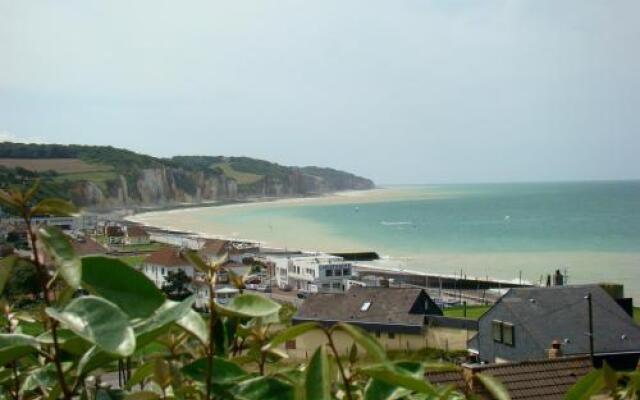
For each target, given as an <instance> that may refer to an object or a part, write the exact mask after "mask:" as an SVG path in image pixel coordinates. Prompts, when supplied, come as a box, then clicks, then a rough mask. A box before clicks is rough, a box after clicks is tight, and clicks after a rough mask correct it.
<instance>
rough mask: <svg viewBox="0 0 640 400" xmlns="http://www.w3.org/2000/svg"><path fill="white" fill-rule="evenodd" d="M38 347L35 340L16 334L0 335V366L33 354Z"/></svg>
mask: <svg viewBox="0 0 640 400" xmlns="http://www.w3.org/2000/svg"><path fill="white" fill-rule="evenodd" d="M39 348H40V345H39V344H38V342H37V341H36V340H35V338H33V337H31V336H27V335H22V334H17V333H3V334H0V365H7V364H8V363H10V362H11V361H14V360H17V359H18V358H21V357H24V356H26V355H28V354H32V353H35V352H36V351H37V350H38V349H39Z"/></svg>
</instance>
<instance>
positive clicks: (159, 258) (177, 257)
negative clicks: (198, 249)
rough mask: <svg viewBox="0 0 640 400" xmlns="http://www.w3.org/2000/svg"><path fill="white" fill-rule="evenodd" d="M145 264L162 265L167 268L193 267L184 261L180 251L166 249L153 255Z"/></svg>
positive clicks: (146, 259)
mask: <svg viewBox="0 0 640 400" xmlns="http://www.w3.org/2000/svg"><path fill="white" fill-rule="evenodd" d="M144 262H145V264H155V265H162V266H165V267H185V266H188V265H191V264H190V263H189V261H187V260H186V259H184V258H183V257H182V255H181V254H180V250H179V249H175V248H171V247H166V248H164V249H160V250H158V251H155V252H153V253H151V254H150V255H149V256H148V257H147V258H145V260H144Z"/></svg>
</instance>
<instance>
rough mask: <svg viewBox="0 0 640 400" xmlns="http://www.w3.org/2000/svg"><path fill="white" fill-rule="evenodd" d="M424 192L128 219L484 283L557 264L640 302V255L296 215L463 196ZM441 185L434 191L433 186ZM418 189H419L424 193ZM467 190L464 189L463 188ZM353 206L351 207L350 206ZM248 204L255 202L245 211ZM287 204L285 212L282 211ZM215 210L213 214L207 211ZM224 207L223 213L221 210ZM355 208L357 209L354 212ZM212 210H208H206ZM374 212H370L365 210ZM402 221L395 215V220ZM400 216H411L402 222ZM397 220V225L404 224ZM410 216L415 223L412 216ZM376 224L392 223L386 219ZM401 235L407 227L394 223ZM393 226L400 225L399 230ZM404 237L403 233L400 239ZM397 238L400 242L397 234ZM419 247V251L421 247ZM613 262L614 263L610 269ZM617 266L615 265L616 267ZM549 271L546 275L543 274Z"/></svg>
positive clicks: (580, 279)
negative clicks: (371, 230) (478, 245)
mask: <svg viewBox="0 0 640 400" xmlns="http://www.w3.org/2000/svg"><path fill="white" fill-rule="evenodd" d="M424 187H425V188H427V190H421V191H420V193H421V194H420V196H413V190H414V189H413V188H409V187H406V186H404V185H403V187H401V188H400V189H398V188H395V187H391V188H389V187H386V188H385V187H383V188H376V189H372V190H365V191H349V192H338V193H330V194H325V195H322V196H313V197H310V196H307V197H293V198H275V199H273V198H272V199H269V200H267V201H264V200H263V199H259V200H257V201H256V200H255V199H254V201H242V202H233V203H226V204H220V203H218V204H217V205H216V207H211V205H209V206H207V207H188V208H184V207H183V208H179V209H173V210H166V211H160V210H153V211H149V212H144V213H139V214H136V215H133V216H129V217H127V218H126V219H127V220H128V221H131V222H135V223H139V224H142V225H144V226H148V227H153V228H154V229H158V230H162V231H165V232H171V231H173V232H182V233H183V234H186V235H191V236H194V237H202V238H218V239H228V240H235V241H249V242H255V243H260V245H261V246H262V247H268V248H281V249H296V250H301V251H305V252H309V253H318V252H323V253H353V252H366V251H374V252H376V253H378V254H379V255H380V256H381V259H380V260H377V261H375V262H356V264H363V265H366V266H368V267H371V268H375V269H377V270H380V271H381V272H382V271H389V272H395V273H409V274H412V275H416V276H424V275H434V274H437V275H442V276H445V275H446V276H458V277H459V276H460V275H461V273H460V271H461V270H462V271H463V272H462V276H465V275H466V276H467V277H477V278H478V279H480V280H486V279H487V278H490V279H491V280H500V281H507V282H518V281H519V279H520V273H521V274H522V282H523V283H524V282H527V281H528V282H529V283H536V284H538V283H539V282H540V281H541V279H543V278H544V277H545V276H546V275H547V274H551V273H553V272H554V271H555V270H556V269H560V270H562V271H563V272H564V270H565V269H567V270H568V273H569V283H570V284H581V283H597V282H617V283H624V284H625V292H626V293H627V294H628V295H630V297H634V298H635V299H640V285H638V286H635V283H636V282H637V278H636V275H634V273H635V272H634V271H636V266H637V265H638V263H640V252H638V251H634V250H629V251H615V250H612V251H607V250H598V249H588V248H585V249H578V248H567V249H564V248H557V249H552V248H550V249H547V250H545V249H524V250H522V251H520V250H517V249H513V250H508V251H503V250H497V251H491V250H487V251H483V249H479V250H478V251H475V250H473V251H471V250H469V251H461V250H456V249H455V248H452V249H449V248H440V247H435V248H433V249H431V250H429V249H428V248H427V247H425V248H415V249H411V248H408V249H407V248H406V247H407V246H395V245H393V243H390V244H389V245H388V246H387V245H384V243H378V242H376V241H364V239H363V237H360V236H353V235H349V236H344V235H342V234H341V232H340V231H335V230H333V229H332V226H331V225H326V224H323V221H322V219H320V220H308V219H306V218H305V217H304V216H305V215H306V211H301V212H300V213H297V212H296V213H289V212H288V210H289V209H290V208H292V207H300V209H301V208H302V207H306V206H316V205H320V206H329V207H331V206H334V205H336V206H338V205H339V206H341V207H343V208H345V211H346V213H347V214H349V215H355V214H353V212H358V211H357V209H359V208H360V206H361V205H362V204H365V203H380V202H385V203H387V202H394V201H407V200H409V201H413V200H419V201H421V200H429V199H434V200H441V199H442V198H443V197H446V198H456V197H458V194H459V193H458V192H457V191H456V190H439V189H437V188H434V185H429V186H427V185H424ZM429 188H434V190H429ZM416 193H417V192H416ZM463 194H464V193H463ZM345 206H346V207H345ZM244 207H249V208H246V209H244ZM280 208H282V211H281V210H280ZM206 209H210V211H206ZM214 209H216V210H214ZM353 209H356V211H354V210H353ZM203 210H204V211H203ZM363 211H364V212H366V209H363V210H361V211H360V212H363ZM394 221H395V220H394ZM397 221H405V220H404V219H398V220H397ZM397 221H395V223H398V222H397ZM407 221H408V220H407ZM373 222H374V223H376V224H378V223H380V224H382V225H385V226H387V225H389V224H390V223H389V222H388V221H387V222H386V223H385V221H384V220H380V221H375V220H374V221H373ZM384 229H389V232H390V233H391V234H393V233H394V232H396V230H398V231H402V230H404V231H405V232H406V228H404V227H403V226H400V227H396V226H395V225H389V226H388V227H386V228H384ZM392 229H393V230H392ZM398 239H400V238H398ZM389 240H392V241H393V240H394V239H393V238H389ZM413 250H416V251H415V252H414V251H413ZM605 266H611V268H604V267H605ZM614 267H615V268H614ZM541 276H542V277H543V278H541Z"/></svg>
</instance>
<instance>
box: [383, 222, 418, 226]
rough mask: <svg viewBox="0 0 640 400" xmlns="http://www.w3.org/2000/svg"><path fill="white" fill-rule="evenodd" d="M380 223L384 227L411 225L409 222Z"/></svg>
mask: <svg viewBox="0 0 640 400" xmlns="http://www.w3.org/2000/svg"><path fill="white" fill-rule="evenodd" d="M380 223H381V224H382V225H384V226H397V225H413V222H411V221H382V222H380Z"/></svg>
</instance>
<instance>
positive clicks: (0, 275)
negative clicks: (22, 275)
mask: <svg viewBox="0 0 640 400" xmlns="http://www.w3.org/2000/svg"><path fill="white" fill-rule="evenodd" d="M18 260H19V258H18V256H15V255H11V256H9V257H5V258H3V259H2V260H0V294H2V292H4V286H5V285H6V284H7V281H8V280H9V277H11V272H12V271H13V268H14V266H15V265H16V264H17V263H18Z"/></svg>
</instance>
